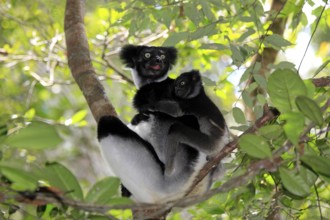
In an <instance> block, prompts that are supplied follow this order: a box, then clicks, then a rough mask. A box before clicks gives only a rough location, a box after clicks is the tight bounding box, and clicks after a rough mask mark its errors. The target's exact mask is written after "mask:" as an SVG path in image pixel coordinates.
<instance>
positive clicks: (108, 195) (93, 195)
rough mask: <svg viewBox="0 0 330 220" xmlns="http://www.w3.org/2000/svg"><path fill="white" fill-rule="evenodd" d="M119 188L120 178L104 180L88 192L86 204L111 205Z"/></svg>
mask: <svg viewBox="0 0 330 220" xmlns="http://www.w3.org/2000/svg"><path fill="white" fill-rule="evenodd" d="M119 186H120V181H119V179H118V178H114V177H107V178H104V179H102V180H100V181H99V182H97V183H95V184H94V186H93V187H92V188H91V189H90V190H89V191H88V193H87V195H86V198H85V200H86V202H90V203H93V204H100V205H105V204H109V202H110V201H111V199H112V197H113V196H115V195H117V193H118V188H119Z"/></svg>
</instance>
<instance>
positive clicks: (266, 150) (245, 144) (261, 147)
mask: <svg viewBox="0 0 330 220" xmlns="http://www.w3.org/2000/svg"><path fill="white" fill-rule="evenodd" d="M239 146H240V149H241V150H242V151H243V152H245V153H246V154H248V155H249V156H252V157H255V158H259V159H263V158H266V157H271V156H272V152H271V151H270V147H269V144H268V143H267V141H266V139H265V138H263V137H260V136H257V135H254V134H246V135H243V137H241V138H240V139H239Z"/></svg>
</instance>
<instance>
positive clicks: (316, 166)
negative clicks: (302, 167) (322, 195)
mask: <svg viewBox="0 0 330 220" xmlns="http://www.w3.org/2000/svg"><path fill="white" fill-rule="evenodd" d="M301 160H302V161H303V162H304V163H305V164H307V165H308V166H309V167H311V168H312V169H313V170H314V171H315V172H317V173H319V174H321V175H325V176H327V177H330V158H328V157H322V156H315V155H304V156H302V157H301Z"/></svg>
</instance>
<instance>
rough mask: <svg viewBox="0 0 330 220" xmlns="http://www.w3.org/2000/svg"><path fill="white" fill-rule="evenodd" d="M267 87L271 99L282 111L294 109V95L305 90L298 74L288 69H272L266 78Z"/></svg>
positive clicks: (302, 93) (303, 93)
mask: <svg viewBox="0 0 330 220" xmlns="http://www.w3.org/2000/svg"><path fill="white" fill-rule="evenodd" d="M267 89H268V93H269V96H270V99H271V101H272V102H273V104H274V105H275V107H276V108H277V109H279V111H280V112H282V113H285V112H288V111H291V110H294V109H296V105H295V99H296V97H297V96H299V95H306V92H307V91H306V86H305V84H304V82H303V81H302V80H301V78H300V77H299V75H298V74H297V73H295V72H294V71H292V70H290V69H285V70H276V71H274V73H273V74H272V75H271V76H270V77H269V79H268V84H267Z"/></svg>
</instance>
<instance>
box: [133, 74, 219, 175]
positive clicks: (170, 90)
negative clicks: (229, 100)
mask: <svg viewBox="0 0 330 220" xmlns="http://www.w3.org/2000/svg"><path fill="white" fill-rule="evenodd" d="M134 106H135V107H136V108H137V109H138V110H139V111H154V112H156V113H157V112H162V113H165V114H169V115H171V116H172V117H178V118H180V117H182V115H184V116H189V117H190V118H195V119H196V120H198V123H199V127H200V128H202V130H196V128H192V127H190V126H186V125H185V124H183V123H181V122H180V121H179V120H178V122H175V123H173V125H172V126H171V127H170V129H169V132H168V136H167V137H164V138H167V144H166V146H164V147H165V149H166V151H167V152H166V156H165V171H166V173H167V174H170V173H171V172H172V171H173V169H174V168H173V167H172V166H173V163H174V162H173V161H174V160H175V159H174V158H175V156H176V151H177V149H178V148H177V147H179V146H178V144H181V146H180V147H179V148H182V144H184V145H183V146H192V147H194V148H195V149H196V150H198V151H199V150H201V151H202V152H204V153H206V154H212V153H214V152H213V151H216V150H218V146H219V144H218V143H220V142H219V140H221V136H223V134H224V131H225V129H226V123H225V120H224V118H223V116H222V114H221V112H220V111H219V109H218V108H217V106H216V105H215V104H214V103H213V102H212V101H211V100H210V98H209V97H208V96H207V95H206V94H205V91H204V88H203V86H202V81H201V76H200V74H199V72H198V71H196V70H193V71H190V72H186V73H183V74H181V75H180V76H179V77H178V78H177V79H176V80H171V79H167V80H165V81H162V82H159V83H157V82H155V83H151V84H148V85H145V86H143V87H142V88H141V89H140V90H139V91H138V92H137V94H136V96H135V98H134ZM203 129H204V130H203ZM222 147H223V146H222Z"/></svg>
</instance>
